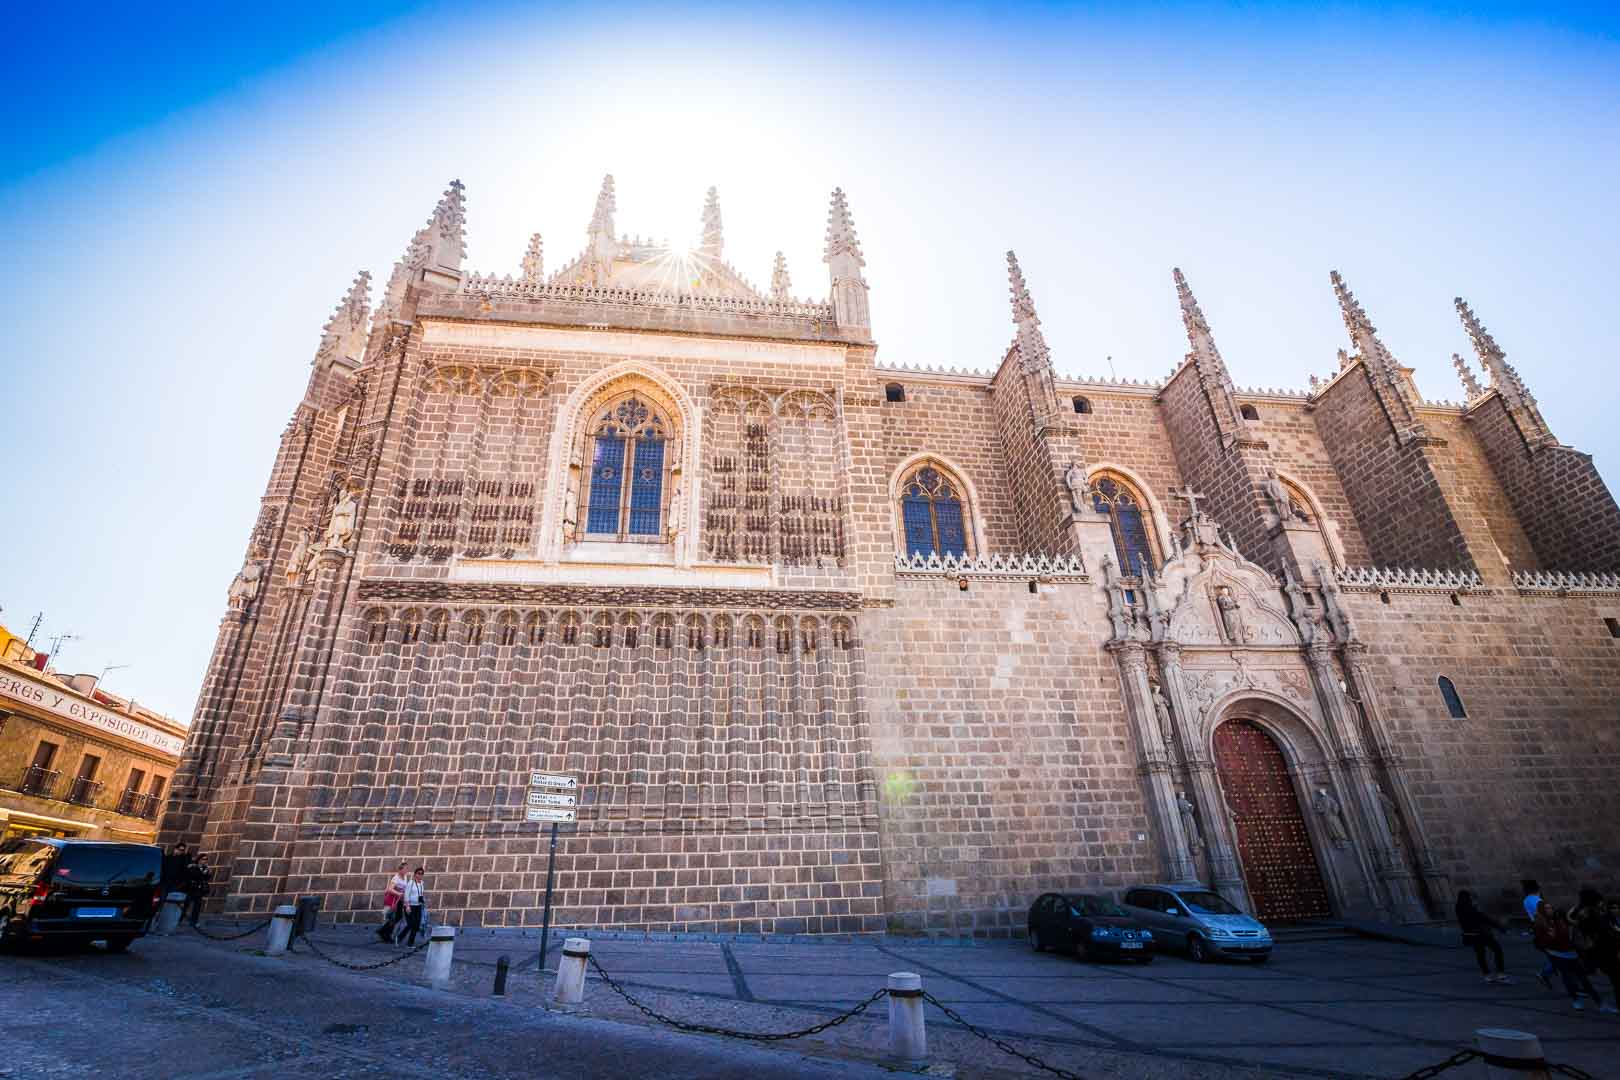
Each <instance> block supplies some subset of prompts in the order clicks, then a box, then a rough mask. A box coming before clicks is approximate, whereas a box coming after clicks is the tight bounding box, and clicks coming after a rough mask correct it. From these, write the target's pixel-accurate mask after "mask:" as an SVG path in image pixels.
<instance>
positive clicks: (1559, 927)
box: [1536, 901, 1615, 1013]
mask: <svg viewBox="0 0 1620 1080" xmlns="http://www.w3.org/2000/svg"><path fill="white" fill-rule="evenodd" d="M1536 948H1538V949H1540V950H1541V951H1542V952H1544V953H1546V954H1547V958H1548V959H1549V960H1551V961H1552V964H1553V970H1555V971H1556V972H1558V977H1559V978H1560V979H1561V980H1563V983H1564V989H1565V990H1567V991H1568V992H1569V997H1570V1002H1571V1004H1573V1005H1574V1006H1575V1008H1576V1009H1577V1010H1579V1009H1584V1008H1586V1005H1585V1004H1584V1003H1583V1002H1582V1001H1581V998H1582V997H1583V996H1584V997H1589V998H1591V999H1592V1000H1593V1001H1594V1002H1596V1003H1597V1006H1598V1008H1599V1009H1600V1010H1602V1011H1603V1012H1607V1013H1612V1012H1614V1011H1615V1007H1614V1006H1613V1005H1609V1004H1605V1003H1604V1001H1603V995H1602V994H1600V993H1598V992H1597V988H1596V987H1594V986H1593V985H1592V980H1591V979H1589V978H1587V977H1586V968H1585V967H1583V966H1582V965H1581V957H1580V953H1579V952H1577V951H1576V949H1575V934H1574V927H1572V926H1571V925H1570V922H1569V916H1568V914H1567V913H1566V912H1564V911H1563V910H1562V909H1561V908H1558V907H1555V906H1554V905H1552V904H1549V903H1546V902H1545V901H1543V902H1542V903H1541V904H1539V905H1537V907H1536Z"/></svg>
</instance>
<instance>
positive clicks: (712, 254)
mask: <svg viewBox="0 0 1620 1080" xmlns="http://www.w3.org/2000/svg"><path fill="white" fill-rule="evenodd" d="M724 246H725V240H724V237H723V236H722V234H721V227H720V189H719V188H714V187H711V188H710V189H709V195H708V198H707V199H706V200H705V201H704V203H703V242H702V244H701V245H700V246H699V248H698V250H699V251H701V252H703V254H705V255H707V256H708V257H709V258H711V259H718V258H719V257H720V251H721V249H722V248H723V247H724Z"/></svg>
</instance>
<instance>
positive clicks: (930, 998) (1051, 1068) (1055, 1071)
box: [923, 990, 1085, 1080]
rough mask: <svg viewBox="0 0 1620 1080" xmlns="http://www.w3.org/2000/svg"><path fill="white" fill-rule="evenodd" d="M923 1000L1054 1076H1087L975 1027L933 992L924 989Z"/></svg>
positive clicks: (1078, 1079)
mask: <svg viewBox="0 0 1620 1080" xmlns="http://www.w3.org/2000/svg"><path fill="white" fill-rule="evenodd" d="M923 1000H924V1001H926V1002H928V1004H930V1005H932V1006H933V1007H934V1008H936V1009H938V1010H939V1011H940V1012H942V1013H944V1014H945V1016H946V1017H947V1018H948V1019H950V1020H954V1021H955V1022H956V1023H957V1024H960V1025H961V1026H962V1027H964V1028H966V1029H967V1030H968V1031H969V1032H970V1033H972V1034H974V1035H977V1036H978V1037H979V1038H981V1039H983V1040H984V1041H985V1042H987V1043H989V1044H990V1045H991V1046H994V1047H995V1048H996V1049H998V1050H1000V1051H1002V1052H1003V1053H1007V1054H1011V1055H1012V1056H1013V1057H1015V1058H1018V1059H1019V1060H1020V1061H1022V1062H1024V1063H1025V1064H1026V1065H1033V1066H1035V1068H1037V1069H1041V1070H1043V1071H1045V1072H1049V1073H1051V1074H1052V1075H1053V1076H1060V1077H1062V1078H1063V1080H1085V1078H1084V1077H1082V1076H1081V1075H1080V1074H1079V1073H1072V1072H1069V1071H1068V1070H1067V1069H1060V1068H1058V1067H1057V1066H1056V1065H1048V1064H1047V1063H1046V1062H1044V1061H1042V1060H1041V1059H1040V1058H1038V1057H1035V1056H1034V1055H1033V1054H1026V1053H1024V1052H1023V1051H1022V1050H1018V1049H1015V1048H1013V1047H1012V1046H1010V1045H1009V1044H1007V1043H1005V1042H1002V1041H1001V1040H1000V1039H998V1038H996V1037H995V1036H994V1035H992V1034H990V1033H989V1032H988V1031H981V1030H980V1029H979V1028H976V1027H974V1026H973V1025H972V1024H970V1023H968V1022H967V1021H966V1020H964V1019H962V1014H961V1013H959V1012H957V1011H956V1010H955V1009H953V1008H951V1007H950V1006H949V1005H947V1004H945V1003H944V1002H943V1001H941V1000H939V998H937V997H935V996H934V995H933V994H930V993H928V991H926V990H924V991H923Z"/></svg>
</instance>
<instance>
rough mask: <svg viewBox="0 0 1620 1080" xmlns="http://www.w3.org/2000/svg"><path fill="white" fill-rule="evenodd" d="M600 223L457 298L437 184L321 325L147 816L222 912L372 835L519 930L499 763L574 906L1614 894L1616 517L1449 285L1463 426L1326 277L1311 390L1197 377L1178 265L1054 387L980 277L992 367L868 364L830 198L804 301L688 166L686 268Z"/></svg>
mask: <svg viewBox="0 0 1620 1080" xmlns="http://www.w3.org/2000/svg"><path fill="white" fill-rule="evenodd" d="M616 210H617V207H616V205H615V198H614V191H613V181H612V178H611V177H609V178H608V179H607V180H606V181H605V182H604V184H603V186H602V189H601V192H600V194H599V195H598V197H597V201H596V207H595V213H594V215H593V216H592V217H591V219H590V225H589V228H588V230H587V234H586V238H585V239H586V242H585V246H584V249H583V250H582V251H581V252H580V253H579V254H578V255H577V256H575V257H574V258H573V259H572V260H571V261H568V262H566V263H564V264H563V265H561V266H560V267H558V268H556V269H555V270H552V271H550V272H548V271H547V270H546V268H545V266H544V264H543V252H542V247H541V241H540V237H539V236H535V237H534V239H533V240H532V241H531V243H530V245H529V249H528V254H527V255H526V257H525V258H524V260H523V264H522V269H521V273H520V274H518V275H517V276H487V275H482V274H477V273H473V272H471V271H470V270H468V269H467V268H466V267H465V266H464V265H463V264H464V229H463V223H464V214H465V209H464V197H463V190H462V186H461V184H460V183H459V182H458V183H454V184H452V185H451V186H450V188H449V190H448V191H446V192H445V194H444V196H443V199H442V200H441V201H440V202H439V204H438V206H437V208H436V209H435V210H434V212H433V215H432V218H431V219H430V220H429V222H428V223H427V225H426V226H425V227H424V228H422V229H421V230H420V231H419V232H418V233H417V234H416V235H415V237H414V238H413V239H412V241H411V243H410V245H409V247H408V248H407V250H406V253H405V256H404V258H403V259H402V260H401V261H400V262H399V263H397V264H396V266H395V268H394V272H393V274H392V276H391V278H390V280H389V281H388V283H387V286H386V288H385V290H384V291H383V294H382V297H381V300H380V303H379V305H378V307H377V309H376V310H375V311H374V312H373V311H372V310H370V296H369V291H370V290H369V278H368V276H367V275H366V274H361V275H360V276H359V278H358V279H357V280H356V281H355V283H354V285H353V287H352V288H351V289H350V291H349V293H348V295H347V296H346V297H345V298H344V300H343V302H342V303H341V304H340V306H339V307H338V309H337V312H336V314H335V315H334V316H333V317H332V319H331V320H330V321H329V322H328V323H327V325H326V327H325V330H324V333H323V335H322V337H321V341H320V345H319V348H318V350H317V352H316V354H315V359H314V369H313V372H312V374H311V376H310V380H309V386H308V390H307V392H306V393H305V395H304V398H303V400H302V401H301V402H299V403H298V406H297V408H296V409H295V411H294V413H293V416H292V419H291V421H290V423H289V424H288V425H287V427H286V430H285V432H284V433H283V435H282V437H281V443H280V446H279V448H278V451H277V454H276V458H275V464H274V466H273V468H272V471H271V476H270V482H269V485H268V487H267V489H266V491H265V495H264V499H263V503H262V509H261V512H260V514H259V517H258V521H257V524H256V526H255V527H254V529H253V532H252V536H251V538H250V541H249V545H248V550H247V554H246V558H245V561H244V564H243V567H242V570H241V572H240V573H239V574H238V575H237V577H236V579H235V581H233V582H232V584H231V587H230V589H229V592H228V597H227V599H228V604H227V610H226V613H225V616H224V619H223V621H222V623H221V625H220V629H219V635H218V640H217V644H216V646H215V649H214V652H213V656H212V659H211V661H210V664H209V668H208V673H207V676H206V682H205V684H204V687H203V690H202V694H201V698H200V701H199V704H198V708H197V714H196V719H195V723H194V725H193V727H192V730H191V737H190V740H189V742H188V745H187V747H186V751H185V757H184V760H183V763H182V766H181V768H180V770H179V772H178V773H177V775H176V777H175V784H174V794H173V798H172V800H171V803H170V808H169V810H168V812H167V814H166V815H165V817H164V819H163V824H162V838H163V840H164V842H174V841H177V840H186V841H189V842H191V843H193V844H200V846H201V848H202V849H203V850H205V851H207V852H209V853H211V855H212V856H213V859H214V862H215V864H216V865H217V866H219V867H221V868H222V870H221V873H222V876H223V878H224V882H223V887H222V888H217V889H216V890H215V896H216V902H217V903H220V904H221V905H222V906H223V908H224V910H226V911H231V912H243V913H263V912H266V911H268V910H269V909H270V908H271V907H273V906H274V905H276V904H279V903H284V902H287V901H288V900H289V899H291V898H292V897H295V896H297V895H303V894H319V895H321V896H323V897H324V899H325V908H326V911H327V912H328V913H330V914H332V915H334V916H335V917H336V918H337V919H339V920H344V919H356V920H373V919H375V918H377V917H378V911H377V910H376V908H377V903H378V894H379V892H380V888H381V882H382V880H383V878H384V877H385V875H386V873H387V872H388V871H389V870H390V869H391V868H392V867H393V866H394V864H395V863H396V862H397V861H399V860H401V859H407V860H410V861H411V862H412V863H413V864H414V863H423V864H425V865H426V866H427V868H428V870H429V872H430V874H431V875H432V881H433V893H434V899H435V909H436V912H437V917H438V918H439V919H441V920H445V921H451V922H460V923H463V924H466V925H484V926H523V925H535V924H537V923H538V922H539V919H540V906H541V896H542V892H543V889H544V884H545V871H546V838H545V833H544V832H543V830H544V829H545V828H546V827H545V826H544V825H542V824H537V823H533V822H529V821H526V820H525V817H526V815H525V802H526V791H527V788H528V784H529V775H530V773H531V772H532V771H536V770H539V771H545V772H550V773H560V774H568V775H572V776H575V777H577V778H578V781H579V785H580V786H579V795H578V811H577V817H578V820H577V822H576V823H575V824H572V825H567V826H565V827H564V828H563V834H562V839H561V841H560V843H559V848H558V861H557V889H558V892H557V900H558V904H559V907H558V911H557V921H558V922H559V923H560V924H562V925H571V926H600V927H616V928H645V929H654V930H677V931H680V930H684V931H712V932H721V933H727V932H743V933H783V932H808V933H825V932H840V933H847V932H861V931H882V930H895V931H913V930H938V931H947V932H955V933H974V934H982V935H1006V934H1021V933H1022V932H1023V923H1024V917H1025V911H1026V910H1027V907H1028V905H1029V903H1030V902H1031V900H1032V899H1033V898H1034V897H1036V896H1038V895H1039V894H1040V893H1042V892H1045V891H1048V890H1052V889H1074V890H1098V891H1117V890H1120V889H1123V888H1124V887H1127V886H1129V885H1132V884H1136V883H1141V882H1149V881H1179V882H1194V881H1196V882H1203V883H1206V884H1208V885H1210V886H1212V887H1214V888H1216V889H1218V890H1219V891H1221V892H1223V893H1225V894H1226V895H1227V896H1228V897H1230V898H1231V899H1233V900H1235V901H1236V902H1238V903H1239V904H1241V905H1243V906H1245V907H1248V908H1250V909H1252V910H1254V911H1256V912H1257V913H1258V914H1260V915H1261V916H1262V917H1263V918H1268V919H1296V918H1310V917H1332V916H1340V917H1359V918H1372V919H1383V920H1390V921H1418V920H1423V919H1426V918H1430V917H1432V916H1435V915H1437V914H1441V913H1443V912H1444V911H1445V910H1446V909H1447V906H1448V904H1449V901H1450V900H1451V898H1452V896H1453V893H1454V890H1455V889H1457V888H1461V887H1469V888H1472V889H1474V890H1475V891H1476V892H1477V893H1480V894H1482V895H1483V896H1485V897H1487V898H1490V899H1492V900H1493V901H1494V900H1496V899H1498V898H1500V897H1501V895H1502V894H1503V893H1504V892H1505V891H1506V890H1509V889H1512V888H1513V887H1514V886H1515V884H1516V882H1517V881H1518V879H1519V878H1520V877H1521V876H1524V875H1531V876H1537V877H1539V878H1541V879H1542V880H1543V882H1545V883H1546V884H1547V885H1548V886H1549V889H1550V890H1552V889H1568V888H1570V887H1572V886H1574V885H1575V884H1577V883H1584V882H1588V881H1592V882H1597V883H1599V884H1604V883H1606V884H1608V885H1611V886H1612V885H1615V884H1620V881H1617V874H1616V871H1617V868H1620V791H1617V785H1616V783H1615V778H1616V776H1620V725H1617V720H1620V706H1617V704H1616V703H1617V701H1620V576H1617V572H1620V509H1617V508H1616V504H1615V500H1614V499H1613V497H1612V496H1611V495H1610V494H1609V491H1608V489H1607V488H1606V487H1605V486H1604V484H1603V482H1602V480H1601V479H1600V478H1599V477H1598V475H1597V473H1596V471H1595V470H1594V468H1593V466H1592V463H1591V459H1590V458H1589V457H1588V456H1587V455H1585V454H1582V453H1580V452H1578V451H1577V450H1575V449H1572V448H1571V447H1568V446H1565V445H1562V444H1561V443H1560V442H1559V441H1558V439H1557V438H1556V437H1555V436H1554V434H1553V433H1552V432H1551V431H1550V430H1549V429H1548V426H1547V424H1546V422H1545V421H1544V419H1543V418H1542V415H1541V413H1540V412H1539V410H1538V408H1537V405H1536V401H1535V398H1534V397H1533V396H1532V395H1531V393H1530V391H1529V390H1528V389H1527V387H1526V384H1525V382H1524V380H1523V379H1522V378H1521V377H1520V375H1519V374H1518V373H1517V371H1515V369H1514V368H1513V366H1512V365H1510V364H1509V363H1508V361H1507V359H1506V357H1505V355H1504V351H1503V349H1502V348H1501V347H1500V346H1499V345H1498V344H1497V343H1496V341H1495V340H1493V338H1492V337H1491V335H1490V334H1489V333H1488V332H1487V331H1486V330H1485V328H1484V326H1482V325H1481V323H1480V321H1479V319H1478V318H1476V316H1475V314H1474V312H1473V311H1472V310H1471V309H1470V308H1469V307H1468V305H1467V304H1465V303H1464V302H1463V301H1462V300H1458V301H1457V304H1456V308H1457V314H1458V315H1460V317H1461V322H1462V327H1463V330H1464V331H1465V332H1466V336H1467V337H1468V338H1469V339H1470V340H1471V342H1472V345H1473V351H1474V352H1475V353H1476V354H1477V356H1478V360H1479V363H1480V365H1481V366H1482V368H1483V381H1481V377H1478V376H1476V375H1475V374H1474V372H1473V370H1472V368H1471V367H1470V366H1469V364H1467V363H1466V362H1465V361H1463V360H1462V359H1461V358H1457V359H1456V360H1455V363H1456V365H1457V368H1458V372H1459V374H1460V376H1461V378H1462V381H1463V384H1464V387H1465V390H1466V401H1465V403H1464V404H1462V405H1460V406H1459V405H1454V404H1442V403H1435V402H1431V401H1426V400H1424V399H1423V398H1422V397H1421V396H1420V395H1419V393H1418V390H1417V388H1416V386H1415V384H1414V382H1413V380H1412V377H1411V371H1410V369H1408V368H1405V367H1403V366H1402V365H1401V363H1400V362H1399V360H1397V358H1396V356H1395V355H1394V353H1393V352H1392V351H1391V349H1390V347H1389V346H1388V345H1386V343H1385V342H1384V341H1383V340H1382V339H1381V338H1380V336H1379V334H1378V332H1377V330H1376V329H1375V328H1374V326H1373V324H1372V322H1371V320H1370V319H1369V317H1368V315H1367V312H1366V311H1365V310H1364V309H1363V307H1362V305H1361V303H1360V302H1359V301H1358V300H1357V298H1356V297H1355V296H1354V295H1353V294H1352V293H1351V291H1350V289H1349V288H1348V286H1347V285H1346V284H1345V282H1344V281H1342V280H1341V279H1340V277H1339V276H1338V275H1337V274H1334V275H1332V281H1331V284H1332V288H1333V289H1334V291H1335V293H1336V294H1337V296H1338V300H1339V304H1340V307H1341V308H1342V311H1343V315H1344V325H1345V327H1346V329H1347V330H1348V332H1349V339H1350V345H1351V346H1352V348H1351V349H1350V350H1348V351H1345V352H1341V353H1340V354H1339V362H1338V365H1337V370H1336V371H1334V372H1333V373H1332V375H1331V377H1330V378H1328V379H1326V380H1325V381H1319V380H1315V379H1313V380H1312V385H1311V388H1310V390H1309V391H1308V392H1304V393H1294V392H1279V391H1272V390H1266V391H1246V390H1240V389H1238V388H1236V387H1235V386H1234V384H1233V380H1232V377H1231V375H1230V374H1229V372H1228V370H1227V367H1226V364H1225V362H1224V361H1223V359H1222V358H1221V354H1220V352H1219V351H1218V350H1217V349H1216V345H1215V340H1214V337H1213V335H1212V333H1211V329H1210V324H1209V322H1208V321H1207V320H1206V318H1205V315H1204V313H1203V312H1202V311H1201V310H1200V308H1199V305H1198V303H1197V301H1196V300H1195V299H1194V296H1193V293H1192V291H1191V289H1190V287H1189V285H1188V282H1187V281H1186V280H1185V279H1184V278H1183V277H1182V275H1181V273H1180V272H1179V271H1177V272H1176V273H1175V274H1174V286H1175V289H1176V291H1177V293H1178V294H1179V297H1180V305H1181V312H1182V317H1183V319H1184V321H1185V323H1186V330H1187V337H1188V343H1189V348H1188V352H1187V354H1186V356H1185V358H1184V359H1183V360H1182V361H1181V362H1180V364H1179V365H1178V366H1177V367H1176V368H1175V370H1174V372H1173V373H1172V374H1171V375H1170V376H1169V377H1168V378H1167V379H1166V380H1165V381H1164V382H1163V383H1162V384H1151V385H1144V384H1138V383H1130V382H1126V383H1121V382H1114V381H1099V380H1083V381H1072V380H1068V379H1062V378H1059V377H1057V376H1056V375H1055V374H1054V370H1053V363H1052V358H1051V356H1050V355H1049V352H1048V349H1047V346H1046V343H1045V341H1044V339H1043V336H1042V331H1041V324H1040V321H1039V319H1038V318H1037V317H1036V310H1035V303H1034V300H1033V299H1032V294H1031V291H1030V289H1029V288H1028V287H1027V286H1026V284H1025V281H1024V279H1023V275H1022V273H1021V272H1020V270H1019V266H1018V263H1017V261H1016V259H1015V258H1014V257H1013V256H1012V254H1011V253H1009V254H1008V256H1007V266H1008V273H1009V278H1010V283H1011V316H1012V324H1013V328H1014V333H1013V336H1012V340H1011V343H1010V344H1009V346H1008V348H1007V349H1006V351H1005V353H1004V355H1002V356H1001V357H1000V358H999V363H994V367H993V370H992V371H991V372H990V373H989V374H978V373H960V372H957V371H955V370H950V371H945V370H935V369H932V368H930V369H928V370H910V369H897V368H889V367H884V366H883V365H881V364H880V363H878V358H877V354H878V349H877V344H876V342H875V341H874V340H873V338H872V335H871V332H870V325H871V324H870V319H869V307H868V304H869V296H868V285H867V281H866V278H865V265H864V258H863V256H862V252H861V247H860V244H859V242H858V240H857V237H856V232H855V227H854V223H853V220H852V216H851V211H850V208H849V206H848V204H847V202H846V200H845V196H844V194H843V193H842V192H841V191H835V192H834V193H833V195H832V200H831V208H830V211H829V214H828V218H827V230H826V249H825V260H824V261H825V263H826V266H827V270H828V275H829V282H828V291H827V293H826V296H825V299H813V300H803V299H794V298H793V297H792V295H791V286H790V282H789V277H788V269H787V267H786V265H785V263H784V261H783V260H782V258H781V256H778V258H777V263H776V267H775V270H774V273H773V274H772V276H771V282H770V286H769V288H767V289H759V288H756V287H755V286H753V285H751V284H750V283H749V282H748V281H747V280H746V279H745V278H744V277H743V276H742V275H741V274H740V273H739V272H738V271H737V270H736V269H735V268H733V267H732V266H731V265H730V264H729V263H727V262H726V260H725V255H724V237H723V230H722V224H721V214H720V205H719V201H718V198H717V195H716V193H715V192H714V191H713V190H712V189H711V190H710V192H709V198H708V203H707V206H706V207H705V209H704V211H703V215H702V223H703V230H702V236H701V241H700V243H699V244H698V245H697V246H696V247H695V248H693V249H690V250H688V249H686V248H684V247H671V246H668V245H663V244H654V243H652V242H649V241H643V240H640V239H637V238H632V237H630V236H627V235H623V234H621V233H620V232H619V231H618V230H617V228H616V225H615V214H616ZM987 302H988V301H987ZM1436 314H1437V317H1438V315H1439V313H1436ZM1459 340H1461V339H1460V338H1459ZM989 359H991V360H992V361H994V360H995V359H996V358H989Z"/></svg>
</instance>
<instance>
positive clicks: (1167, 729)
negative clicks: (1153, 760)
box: [1149, 683, 1176, 750]
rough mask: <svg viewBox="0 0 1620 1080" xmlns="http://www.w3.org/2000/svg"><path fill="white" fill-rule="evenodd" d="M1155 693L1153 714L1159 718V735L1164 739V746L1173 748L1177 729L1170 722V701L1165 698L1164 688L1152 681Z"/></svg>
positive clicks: (1167, 748) (1151, 684) (1153, 692)
mask: <svg viewBox="0 0 1620 1080" xmlns="http://www.w3.org/2000/svg"><path fill="white" fill-rule="evenodd" d="M1149 685H1150V686H1151V688H1152V694H1153V715H1154V716H1156V717H1158V718H1159V736H1160V737H1161V738H1163V739H1164V748H1165V749H1166V750H1170V749H1173V748H1174V747H1175V745H1176V733H1175V729H1174V728H1173V727H1172V726H1171V723H1170V703H1169V702H1168V701H1166V700H1165V698H1164V688H1163V687H1161V686H1160V685H1159V684H1158V683H1150V684H1149Z"/></svg>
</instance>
